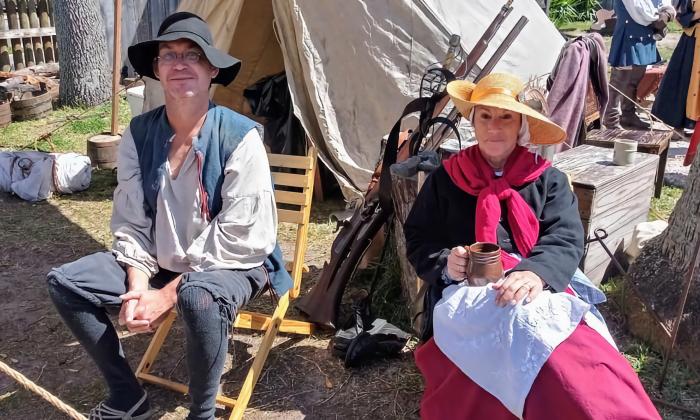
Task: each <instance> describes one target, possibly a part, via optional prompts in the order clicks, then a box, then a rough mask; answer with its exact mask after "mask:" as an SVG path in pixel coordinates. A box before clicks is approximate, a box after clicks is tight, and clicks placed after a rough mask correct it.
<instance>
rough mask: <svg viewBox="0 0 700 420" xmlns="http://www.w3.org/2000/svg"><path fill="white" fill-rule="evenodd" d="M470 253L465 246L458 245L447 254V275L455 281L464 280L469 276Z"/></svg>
mask: <svg viewBox="0 0 700 420" xmlns="http://www.w3.org/2000/svg"><path fill="white" fill-rule="evenodd" d="M468 263H469V253H468V252H467V250H466V249H465V248H464V247H463V246H456V247H454V248H452V250H451V251H450V255H448V256H447V276H448V277H449V278H450V279H452V280H454V281H463V280H464V279H466V278H467V264H468Z"/></svg>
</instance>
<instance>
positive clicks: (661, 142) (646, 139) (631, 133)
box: [584, 129, 673, 155]
mask: <svg viewBox="0 0 700 420" xmlns="http://www.w3.org/2000/svg"><path fill="white" fill-rule="evenodd" d="M672 136H673V131H670V130H653V131H652V130H643V131H641V130H620V129H613V130H591V131H589V132H588V134H587V135H586V140H585V141H584V143H585V144H589V145H593V146H599V147H613V145H614V143H615V140H616V139H625V140H634V141H636V142H637V150H638V151H640V152H644V153H653V154H655V155H658V154H660V153H662V152H663V151H664V150H666V149H667V148H668V144H669V141H670V140H671V137H672Z"/></svg>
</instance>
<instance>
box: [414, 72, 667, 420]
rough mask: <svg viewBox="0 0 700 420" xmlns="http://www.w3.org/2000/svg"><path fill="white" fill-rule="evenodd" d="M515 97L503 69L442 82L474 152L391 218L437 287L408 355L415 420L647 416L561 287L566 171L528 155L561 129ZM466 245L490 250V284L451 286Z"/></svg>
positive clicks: (611, 353)
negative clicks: (423, 335) (466, 121)
mask: <svg viewBox="0 0 700 420" xmlns="http://www.w3.org/2000/svg"><path fill="white" fill-rule="evenodd" d="M521 89H522V83H521V82H520V81H519V80H518V79H517V78H516V77H514V76H511V75H507V74H491V75H489V76H487V77H485V78H484V79H482V80H481V81H480V82H479V83H478V84H476V85H474V84H473V83H471V82H466V81H455V82H452V83H450V84H449V85H448V87H447V91H448V93H449V94H450V96H451V98H452V101H453V102H454V104H455V106H456V107H457V109H458V110H459V111H460V112H461V113H462V115H466V116H469V118H470V120H471V121H472V123H473V126H474V129H475V133H476V139H477V145H475V146H472V147H470V148H467V149H465V150H463V151H462V152H460V153H459V154H457V155H455V156H454V157H452V158H450V159H449V160H447V161H445V162H444V164H443V166H441V167H440V168H438V169H437V170H436V171H434V172H433V173H432V174H431V175H430V176H429V177H428V178H427V179H426V182H425V184H424V185H423V187H422V189H421V191H420V193H419V195H418V197H417V199H416V202H415V204H414V206H413V208H412V210H411V213H410V214H409V216H408V218H407V220H406V223H405V227H404V232H405V235H406V242H407V253H408V258H409V260H410V261H411V263H412V264H413V265H414V267H415V268H416V271H417V273H418V275H419V276H420V277H421V278H422V279H423V280H425V281H426V282H428V283H429V284H430V285H431V287H433V288H438V289H443V288H444V289H445V290H444V292H443V295H442V300H441V301H440V302H439V303H438V304H437V306H436V308H435V310H434V312H433V316H434V322H433V327H434V330H435V337H434V338H433V339H430V340H428V341H427V342H426V343H425V344H424V345H422V346H421V347H420V348H419V349H418V350H417V351H416V363H417V365H418V367H419V368H420V370H421V372H422V373H423V376H424V378H425V392H424V395H423V399H422V402H421V416H422V417H424V418H435V419H438V418H440V419H447V418H449V419H451V418H465V419H482V418H488V419H489V420H497V419H513V418H525V419H543V418H554V417H553V415H555V416H556V417H557V418H567V419H593V418H595V419H613V418H614V419H658V418H660V417H659V415H658V413H657V412H656V410H655V408H654V406H653V404H652V403H651V401H650V400H649V398H648V397H647V395H646V393H645V392H644V389H643V387H642V385H641V383H640V382H639V379H638V378H637V376H636V374H635V373H634V371H633V370H632V369H631V367H630V366H629V364H628V363H627V362H626V360H625V359H624V358H623V357H622V356H621V355H620V354H619V353H618V351H617V349H616V348H615V347H614V343H613V342H612V338H611V337H609V334H608V333H607V329H606V328H605V326H604V324H603V323H602V322H600V321H598V320H597V318H596V317H595V316H591V305H589V304H588V303H586V302H584V301H583V300H581V299H579V298H577V297H575V296H573V292H572V290H571V289H570V288H569V283H570V281H571V280H572V277H574V275H575V272H576V270H577V265H578V263H579V260H580V259H581V256H582V254H583V228H582V225H581V220H580V217H579V214H578V207H577V202H576V198H575V196H574V194H573V193H572V191H571V188H570V186H569V183H568V179H567V177H566V176H565V175H564V174H563V173H562V172H560V171H559V170H557V169H555V168H553V167H552V166H551V164H550V163H549V162H548V161H547V160H545V159H543V158H542V157H539V156H537V155H536V154H533V153H530V151H529V150H528V146H530V145H532V146H536V145H543V144H555V143H558V142H561V141H562V140H563V139H564V137H565V133H564V131H563V130H562V129H561V128H560V127H559V126H557V125H556V124H554V123H552V122H551V121H550V120H549V119H547V118H546V117H545V116H543V115H541V114H539V113H538V112H536V111H534V110H533V109H531V108H529V107H528V106H526V105H524V104H522V103H520V102H519V101H518V99H517V98H518V94H519V92H520V90H521ZM477 241H479V242H492V243H497V244H498V245H500V246H501V249H502V251H501V260H502V262H503V266H504V268H505V269H506V270H507V274H506V276H505V277H504V278H503V279H501V280H499V281H498V282H497V283H495V284H492V285H487V286H483V287H472V286H469V284H468V282H463V280H465V279H466V280H468V272H467V267H468V255H467V251H466V249H465V246H466V245H468V244H471V243H473V242H477ZM565 291H567V292H569V293H571V294H567V293H560V292H565Z"/></svg>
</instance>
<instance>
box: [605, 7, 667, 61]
mask: <svg viewBox="0 0 700 420" xmlns="http://www.w3.org/2000/svg"><path fill="white" fill-rule="evenodd" d="M651 2H652V3H653V4H654V6H656V7H659V5H661V0H651ZM615 14H616V15H617V22H616V23H615V29H614V30H613V38H612V43H611V44H610V54H609V55H608V63H610V65H611V66H613V67H626V66H632V65H634V66H646V65H649V64H655V63H658V62H659V61H661V56H660V55H659V51H658V50H657V49H656V40H655V39H654V38H653V37H652V35H653V34H654V29H653V28H652V27H651V26H643V25H640V24H638V23H637V22H635V21H634V19H632V17H630V14H629V12H627V9H626V8H625V5H624V4H623V3H622V0H615Z"/></svg>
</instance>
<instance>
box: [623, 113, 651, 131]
mask: <svg viewBox="0 0 700 420" xmlns="http://www.w3.org/2000/svg"><path fill="white" fill-rule="evenodd" d="M620 125H622V127H623V128H625V129H627V130H650V129H651V124H649V123H648V122H646V121H642V119H640V118H639V116H637V114H636V113H632V114H622V117H620Z"/></svg>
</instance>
